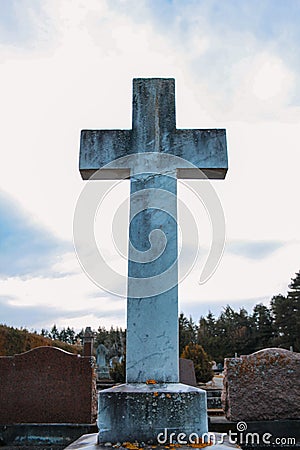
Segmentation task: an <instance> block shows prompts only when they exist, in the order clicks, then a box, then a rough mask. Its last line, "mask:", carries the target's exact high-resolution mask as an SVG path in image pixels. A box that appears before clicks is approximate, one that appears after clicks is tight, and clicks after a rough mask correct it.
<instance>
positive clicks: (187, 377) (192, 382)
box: [179, 358, 197, 386]
mask: <svg viewBox="0 0 300 450" xmlns="http://www.w3.org/2000/svg"><path fill="white" fill-rule="evenodd" d="M179 381H180V383H183V384H188V385H189V386H197V381H196V375H195V368H194V363H193V361H192V360H191V359H185V358H179Z"/></svg>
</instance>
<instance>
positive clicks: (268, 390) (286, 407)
mask: <svg viewBox="0 0 300 450" xmlns="http://www.w3.org/2000/svg"><path fill="white" fill-rule="evenodd" d="M224 375H225V377H224V388H223V392H222V403H223V408H224V411H225V414H226V417H227V419H229V420H233V421H246V422H247V421H255V420H280V419H299V418H300V353H293V352H290V351H289V350H284V349H280V348H268V349H264V350H260V351H258V352H256V353H253V354H252V355H246V356H241V357H239V358H227V359H225V369H224Z"/></svg>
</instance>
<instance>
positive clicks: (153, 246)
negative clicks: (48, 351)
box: [79, 78, 228, 441]
mask: <svg viewBox="0 0 300 450" xmlns="http://www.w3.org/2000/svg"><path fill="white" fill-rule="evenodd" d="M118 158H119V159H118ZM116 160H117V161H116ZM79 166H80V172H81V175H82V177H83V179H88V178H90V177H91V176H92V175H93V179H110V178H111V179H117V178H124V177H128V176H130V180H131V196H130V230H129V233H130V242H129V252H128V255H129V256H128V259H129V263H128V293H127V344H126V345H127V357H126V382H127V383H136V384H137V387H136V388H133V387H132V385H129V386H131V387H130V389H131V391H132V392H127V393H124V392H123V391H120V392H119V391H118V390H113V391H111V392H108V391H102V392H101V393H100V397H99V402H100V406H99V416H98V420H99V423H100V424H101V429H102V431H101V430H100V438H101V440H102V439H106V440H109V441H112V440H115V441H118V440H119V439H125V440H126V439H127V440H128V439H130V436H136V438H137V439H139V438H140V437H141V438H142V436H147V438H148V439H150V438H152V439H154V438H155V433H156V429H157V428H158V427H159V426H160V425H161V424H167V428H170V429H173V428H174V429H181V430H182V426H184V427H186V426H187V417H189V421H190V424H189V426H191V427H192V428H193V426H195V427H196V428H195V429H194V430H192V431H199V430H200V428H201V427H202V429H201V432H202V433H203V432H205V431H206V430H207V423H206V401H203V398H204V397H203V394H201V393H200V392H201V391H198V390H196V391H197V393H193V394H186V399H185V403H184V402H183V403H182V406H180V402H179V401H178V400H177V401H176V403H175V400H174V408H173V409H172V410H171V409H168V408H167V403H166V404H165V403H164V401H165V400H164V401H162V400H161V401H160V403H161V407H160V408H158V409H156V408H154V407H153V403H152V400H151V401H150V400H149V398H148V397H147V396H148V394H147V393H144V392H141V391H140V388H139V383H145V382H146V381H147V380H149V379H153V380H155V381H156V382H158V383H166V382H167V383H174V386H175V387H176V386H177V387H178V392H177V394H176V395H177V397H176V395H175V393H173V394H172V395H171V397H170V401H171V400H172V398H173V397H174V398H175V397H176V398H177V399H178V398H182V397H183V396H184V395H185V394H183V393H182V389H181V388H180V385H179V384H176V383H178V381H179V368H178V359H179V358H178V356H179V355H178V267H177V258H178V249H177V191H176V189H177V186H176V182H177V181H176V180H177V178H178V177H179V178H180V177H181V178H205V177H208V178H220V179H223V178H225V175H226V172H227V168H228V163H227V149H226V132H225V130H223V129H222V130H215V129H213V130H177V129H176V118H175V80H174V79H163V78H153V79H135V80H133V101H132V130H83V131H82V132H81V143H80V163H79ZM99 169H101V171H99ZM198 169H201V171H202V172H201V171H200V170H198ZM164 237H165V241H164ZM118 389H119V388H118ZM122 389H123V388H122ZM165 389H167V387H166V388H165ZM196 391H194V392H196ZM167 398H168V397H167ZM189 401H190V405H189V406H190V409H189V416H187V411H185V410H184V409H182V408H184V404H188V403H189ZM169 403H170V402H169ZM116 405H118V407H116ZM135 408H136V410H138V412H137V411H136V412H135V413H134V409H135ZM120 411H123V413H122V414H121V413H120ZM199 411H200V414H201V420H200V418H199ZM116 417H117V418H118V420H116ZM134 417H135V419H134V420H133V418H134ZM193 417H194V418H193ZM141 427H142V428H141ZM104 435H105V438H104ZM118 435H120V436H123V438H121V437H118Z"/></svg>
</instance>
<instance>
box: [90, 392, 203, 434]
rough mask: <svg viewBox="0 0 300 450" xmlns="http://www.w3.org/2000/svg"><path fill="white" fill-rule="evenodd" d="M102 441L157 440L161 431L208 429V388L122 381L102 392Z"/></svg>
mask: <svg viewBox="0 0 300 450" xmlns="http://www.w3.org/2000/svg"><path fill="white" fill-rule="evenodd" d="M98 427H99V438H98V442H99V443H105V442H108V441H109V442H112V443H116V442H124V441H131V442H133V441H138V442H145V443H151V442H152V443H155V442H156V438H157V436H158V435H159V433H165V432H166V431H165V430H167V433H168V435H170V433H176V435H178V434H179V433H185V434H186V435H187V436H188V435H190V434H191V433H196V434H197V435H198V436H199V437H201V435H202V434H203V433H205V432H207V414H206V392H205V391H203V390H201V389H198V388H195V387H192V386H187V385H185V384H180V383H165V384H153V385H151V384H148V385H147V384H144V383H135V384H123V385H121V386H117V387H114V388H111V389H106V390H104V391H101V392H100V393H99V415H98Z"/></svg>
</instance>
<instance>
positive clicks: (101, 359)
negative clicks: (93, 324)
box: [96, 344, 110, 380]
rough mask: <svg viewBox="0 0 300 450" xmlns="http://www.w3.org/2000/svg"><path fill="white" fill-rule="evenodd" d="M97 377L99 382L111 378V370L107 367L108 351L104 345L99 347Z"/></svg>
mask: <svg viewBox="0 0 300 450" xmlns="http://www.w3.org/2000/svg"><path fill="white" fill-rule="evenodd" d="M96 352H97V377H98V379H99V380H102V379H107V378H110V375H109V368H108V366H107V361H106V358H107V355H108V349H107V348H106V347H105V345H103V344H99V345H98V347H97V350H96Z"/></svg>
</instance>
